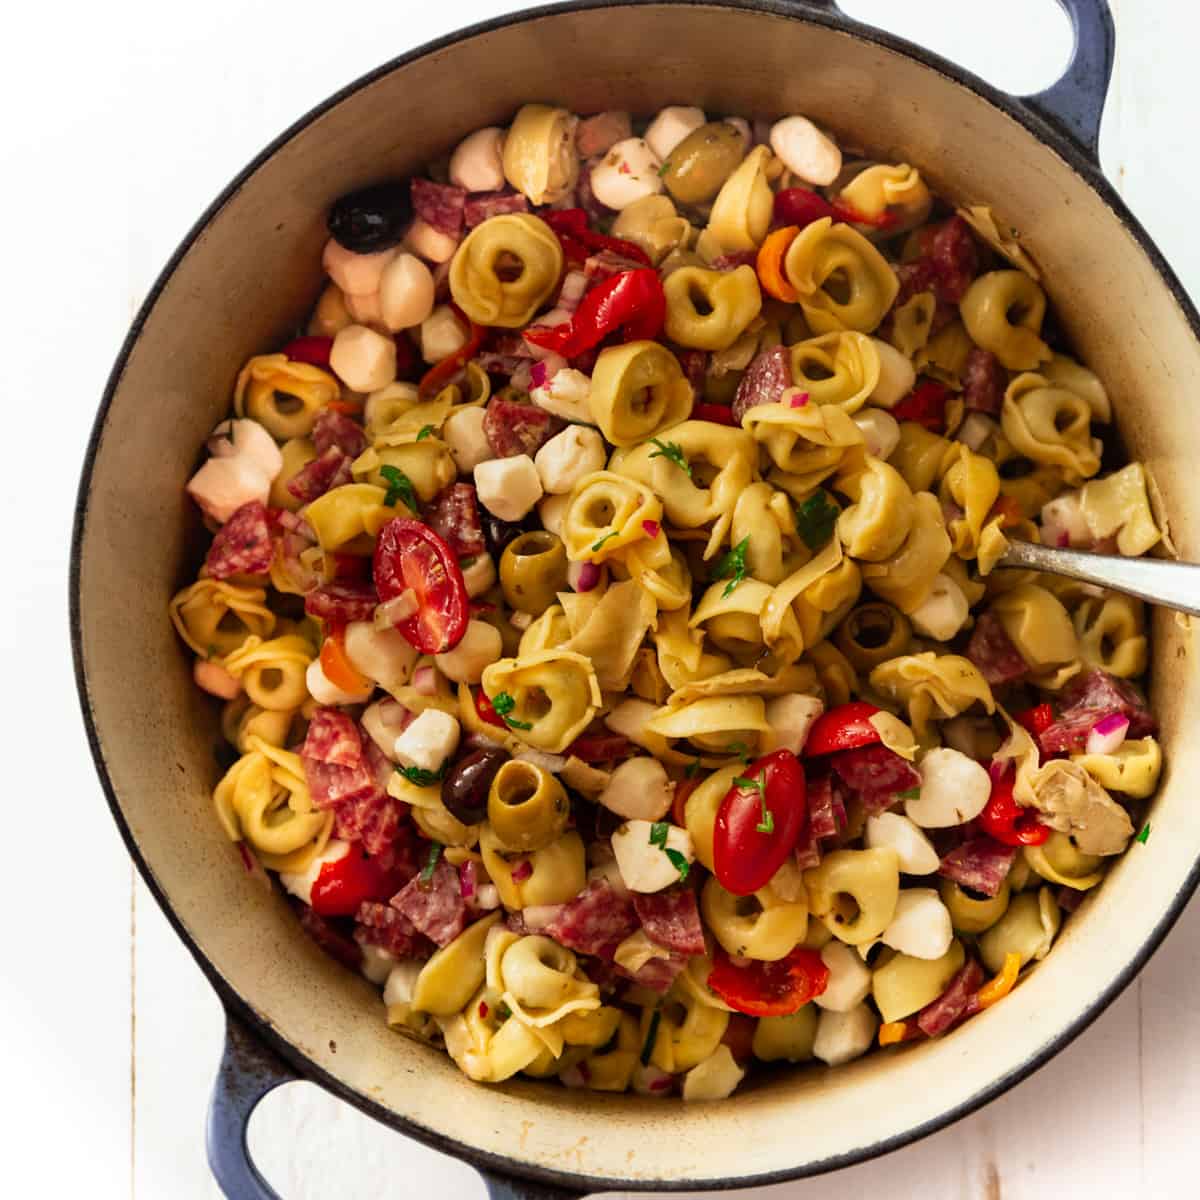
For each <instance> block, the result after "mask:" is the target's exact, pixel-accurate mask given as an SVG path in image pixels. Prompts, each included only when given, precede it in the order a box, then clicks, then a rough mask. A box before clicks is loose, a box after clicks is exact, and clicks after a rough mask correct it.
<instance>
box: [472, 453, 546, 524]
mask: <svg viewBox="0 0 1200 1200" xmlns="http://www.w3.org/2000/svg"><path fill="white" fill-rule="evenodd" d="M475 491H476V493H477V494H478V496H479V503H480V504H482V505H483V506H484V508H486V509H487V510H488V512H490V513H491V514H492V515H493V516H495V517H499V518H500V520H502V521H519V520H520V519H521V518H522V517H523V516H525V515H526V514H527V513H528V512H529V510H530V509H531V508H532V507H533V506H534V505H535V504H536V503H537V502H538V501H539V500H540V499H541V498H542V494H543V493H542V480H541V477H540V476H539V475H538V469H537V467H535V466H534V465H533V459H532V458H530V457H529V455H528V454H516V455H513V456H512V457H511V458H493V459H490V460H489V461H488V462H483V463H480V464H479V465H478V466H477V467H476V468H475Z"/></svg>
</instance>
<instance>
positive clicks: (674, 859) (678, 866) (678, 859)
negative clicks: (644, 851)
mask: <svg viewBox="0 0 1200 1200" xmlns="http://www.w3.org/2000/svg"><path fill="white" fill-rule="evenodd" d="M663 853H664V854H665V855H666V856H667V860H668V861H669V862H670V864H671V866H673V867H674V868H675V870H677V871H678V872H679V881H680V883H682V882H683V881H684V880H685V879H687V877H688V872H689V871H690V870H691V869H692V864H691V863H690V862H688V860H687V859H686V858H684V856H683V855H682V854H680V853H679V851H678V850H672V849H671V848H670V847H669V846H668V847H665V848H664V849H663Z"/></svg>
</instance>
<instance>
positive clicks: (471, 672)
mask: <svg viewBox="0 0 1200 1200" xmlns="http://www.w3.org/2000/svg"><path fill="white" fill-rule="evenodd" d="M503 653H504V650H503V646H502V643H501V640H500V630H498V629H497V628H496V627H495V626H494V625H489V624H488V623H487V622H486V621H468V622H467V632H466V633H465V634H463V639H462V641H461V642H459V643H458V645H457V646H455V647H454V649H453V650H447V651H446V652H445V653H444V654H435V655H434V658H433V661H434V662H435V663H436V664H437V668H438V670H439V671H441V673H442V674H443V675H445V677H446V678H447V679H451V680H453V681H454V682H455V683H478V682H479V680H480V678H481V677H482V675H483V668H484V667H489V666H491V665H492V663H494V662H496V661H497V660H498V659H499V658H500V657H501V655H502V654H503Z"/></svg>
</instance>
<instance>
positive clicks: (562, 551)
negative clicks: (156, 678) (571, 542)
mask: <svg viewBox="0 0 1200 1200" xmlns="http://www.w3.org/2000/svg"><path fill="white" fill-rule="evenodd" d="M500 586H501V588H502V589H503V590H504V599H505V600H506V601H507V602H508V605H509V607H510V608H514V609H516V610H517V611H518V612H526V613H532V614H533V615H534V616H535V617H540V616H541V615H542V613H544V612H545V611H546V609H548V608H549V607H550V605H552V604H553V603H554V602H555V597H556V595H557V593H558V592H562V591H566V587H567V548H566V547H565V546H564V545H563V544H562V541H561V540H560V539H559V538H557V537H555V535H554V534H552V533H549V532H547V531H546V530H544V529H535V530H532V531H531V532H529V533H523V534H521V536H520V537H517V538H514V539H513V540H512V541H511V542H509V543H508V545H507V546H506V547H505V550H504V553H503V554H502V555H501V556H500Z"/></svg>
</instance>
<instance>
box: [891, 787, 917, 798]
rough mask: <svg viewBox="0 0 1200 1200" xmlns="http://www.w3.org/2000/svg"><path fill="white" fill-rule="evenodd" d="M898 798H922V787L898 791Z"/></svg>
mask: <svg viewBox="0 0 1200 1200" xmlns="http://www.w3.org/2000/svg"><path fill="white" fill-rule="evenodd" d="M896 798H897V799H898V800H919V799H920V798H921V789H920V788H919V787H915V788H909V789H908V790H907V791H904V792H897V793H896Z"/></svg>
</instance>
